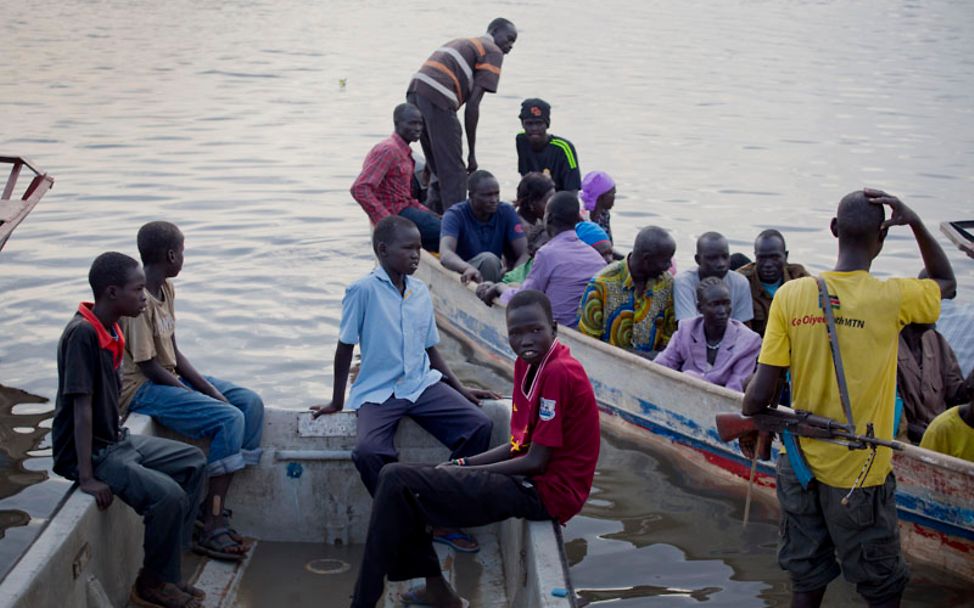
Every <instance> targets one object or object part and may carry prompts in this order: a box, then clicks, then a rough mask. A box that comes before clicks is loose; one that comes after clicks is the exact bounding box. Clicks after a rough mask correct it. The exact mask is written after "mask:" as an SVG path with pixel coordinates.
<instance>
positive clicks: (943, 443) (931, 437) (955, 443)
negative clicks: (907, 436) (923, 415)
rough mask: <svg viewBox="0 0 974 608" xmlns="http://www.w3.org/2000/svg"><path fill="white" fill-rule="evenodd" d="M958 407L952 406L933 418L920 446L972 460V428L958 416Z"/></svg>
mask: <svg viewBox="0 0 974 608" xmlns="http://www.w3.org/2000/svg"><path fill="white" fill-rule="evenodd" d="M960 408H961V406H959V405H958V406H957V407H952V408H950V409H949V410H947V411H946V412H941V414H940V415H939V416H937V417H936V418H934V419H933V421H932V422H931V423H930V426H928V427H927V430H926V431H925V432H924V433H923V439H922V440H921V441H920V447H921V448H927V449H928V450H933V451H934V452H940V453H941V454H949V455H951V456H956V457H957V458H963V459H964V460H970V461H971V462H974V428H971V427H970V426H968V424H967V423H966V422H964V419H963V418H961V417H960Z"/></svg>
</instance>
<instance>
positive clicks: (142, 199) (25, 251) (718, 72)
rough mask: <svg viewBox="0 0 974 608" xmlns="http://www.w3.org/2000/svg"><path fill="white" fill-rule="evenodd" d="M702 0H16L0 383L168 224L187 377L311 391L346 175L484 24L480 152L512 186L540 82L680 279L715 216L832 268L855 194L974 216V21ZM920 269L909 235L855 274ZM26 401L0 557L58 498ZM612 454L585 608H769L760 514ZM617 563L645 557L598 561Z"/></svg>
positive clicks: (0, 274) (331, 288)
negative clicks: (442, 47) (667, 245)
mask: <svg viewBox="0 0 974 608" xmlns="http://www.w3.org/2000/svg"><path fill="white" fill-rule="evenodd" d="M716 4H717V3H711V2H704V1H696V0H691V1H685V2H675V1H672V0H671V1H666V2H664V1H658V2H652V1H651V2H644V3H638V4H637V3H623V2H613V1H609V2H600V3H585V2H578V1H566V2H553V1H540V2H518V3H499V4H497V5H495V6H493V7H490V8H489V9H481V8H477V7H471V6H464V8H463V10H462V11H459V10H458V11H452V12H451V11H447V10H444V5H443V4H442V3H440V4H436V3H423V2H399V3H396V4H395V5H394V6H392V5H386V4H382V3H375V2H327V3H326V2H301V1H297V0H296V1H292V2H271V1H270V0H254V1H251V2H243V1H237V2H232V1H228V2H223V3H219V4H217V3H205V4H202V5H201V4H199V3H192V2H189V1H186V0H175V1H173V2H167V3H151V2H134V1H123V0H118V1H114V2H112V1H104V2H74V1H64V2H58V3H48V4H47V5H44V7H43V10H38V8H37V7H36V6H32V5H30V4H29V3H10V5H9V6H5V7H4V9H3V20H2V21H0V36H2V38H0V39H2V40H3V42H2V43H0V48H2V49H3V50H4V51H5V53H4V57H5V58H6V59H7V60H6V61H4V62H2V67H0V117H2V119H3V120H2V125H3V126H2V127H0V149H2V150H3V151H4V152H7V153H15V154H23V155H27V156H29V157H31V158H33V159H34V160H36V161H37V162H38V163H39V164H40V165H41V166H42V167H44V168H45V169H46V170H48V171H49V172H50V173H51V174H52V175H53V176H55V178H56V180H57V182H56V185H55V187H54V190H53V191H52V192H51V193H49V194H48V196H47V197H46V198H45V199H44V201H42V203H41V205H40V206H39V207H38V209H37V210H36V211H35V212H34V213H33V214H32V215H31V217H30V218H29V219H28V220H27V221H26V223H25V224H24V225H22V226H21V227H20V228H19V229H18V230H17V232H16V233H15V235H14V237H13V238H12V239H11V241H10V242H9V243H8V244H7V247H6V248H5V250H4V251H3V253H2V254H0V335H2V337H3V339H2V341H0V383H2V384H3V385H5V386H9V387H18V388H20V389H24V390H26V391H28V392H29V393H31V394H33V395H36V396H37V397H41V398H48V399H51V398H53V396H54V390H55V386H56V369H55V360H54V352H55V347H56V341H57V338H58V336H59V335H60V332H61V329H62V328H63V326H64V324H65V323H66V322H67V320H68V319H69V318H70V316H71V314H72V311H73V309H74V308H75V307H76V305H77V303H78V301H80V300H82V299H87V298H89V293H88V288H87V283H86V273H87V268H88V266H89V264H90V262H91V260H92V259H93V258H94V257H95V256H96V255H97V254H98V253H100V252H102V251H105V250H109V249H115V250H119V251H124V252H128V253H130V254H132V255H135V254H136V251H135V242H134V241H135V233H136V231H137V230H138V227H139V226H140V225H141V224H143V223H144V222H146V221H149V220H153V219H167V220H170V221H174V222H176V223H177V224H179V225H180V226H181V227H182V229H183V231H184V232H185V233H186V236H187V252H186V255H187V260H186V265H185V268H184V270H183V273H182V275H181V276H180V277H179V278H178V279H177V286H178V294H179V295H178V297H179V304H178V306H179V336H180V347H181V348H182V350H183V351H184V352H186V353H187V354H188V355H189V356H190V357H191V358H192V360H193V361H194V362H195V363H196V365H197V367H199V368H200V369H203V370H205V371H206V372H208V373H213V374H216V375H221V376H225V377H227V378H229V379H236V380H240V381H244V382H245V383H246V384H247V385H249V386H251V387H253V388H255V389H257V390H258V391H260V392H261V393H262V395H263V396H264V397H265V399H266V401H267V402H268V403H271V404H274V405H277V406H283V407H294V408H303V407H306V406H307V405H308V404H310V403H313V402H315V401H318V400H320V399H322V398H324V397H325V396H327V395H328V394H329V392H330V389H329V387H330V383H331V375H330V374H331V370H330V367H331V365H330V361H331V357H332V353H333V350H334V346H335V342H336V340H337V329H338V321H339V310H340V301H341V296H342V291H343V288H344V285H346V284H347V283H348V282H350V281H351V280H353V279H355V278H357V277H358V276H360V275H362V274H364V273H366V272H367V271H368V270H369V269H370V268H371V266H372V259H371V255H370V250H369V246H368V228H367V224H366V221H365V219H364V215H363V214H362V212H361V211H360V210H359V208H358V206H357V205H356V204H355V203H354V202H353V201H352V200H351V198H350V197H349V195H348V187H349V185H350V184H351V181H352V180H353V179H354V177H355V175H356V173H357V171H358V169H359V167H360V165H361V160H362V157H363V155H364V154H365V152H366V151H367V150H368V149H369V147H370V146H371V145H373V144H374V143H375V142H376V141H377V140H378V139H379V138H381V137H384V136H385V135H387V134H388V133H389V132H390V131H391V111H392V108H393V107H394V106H395V104H397V103H399V102H400V101H401V100H402V98H403V93H404V90H405V86H406V84H407V82H408V79H409V77H410V75H411V74H412V72H413V71H414V70H415V69H416V67H418V65H419V64H420V63H421V62H422V60H423V59H425V57H426V56H427V54H428V53H429V52H430V51H431V50H432V49H433V48H435V46H436V45H438V44H440V43H442V42H443V41H445V40H447V39H449V38H451V37H454V36H458V35H473V34H476V33H478V32H480V31H481V30H482V29H483V26H484V25H485V24H486V23H487V22H488V21H489V20H490V19H491V18H493V17H495V16H497V15H499V14H503V15H504V16H507V17H509V18H511V19H512V20H513V21H515V22H516V23H517V24H518V26H519V27H520V29H521V36H520V40H519V41H518V43H517V45H516V46H515V49H514V51H513V52H512V54H511V55H509V56H508V57H507V58H506V60H505V66H504V67H505V69H504V76H503V78H502V80H501V90H500V92H499V93H498V94H497V95H492V96H488V98H487V99H486V100H485V102H484V104H483V106H482V116H481V121H480V129H479V133H478V135H479V136H478V142H479V146H478V158H479V161H480V164H481V166H482V167H483V168H486V169H489V170H491V171H493V172H495V173H496V174H497V176H498V178H499V179H500V181H501V185H502V189H503V193H504V195H505V197H507V198H510V197H512V196H513V194H514V188H515V186H516V183H517V175H516V171H515V169H516V157H515V152H514V145H513V136H514V133H515V132H516V131H517V130H519V124H518V122H517V119H516V116H517V112H518V106H519V103H520V100H521V99H523V98H525V97H532V96H540V97H543V98H545V99H547V100H548V101H550V102H552V105H553V118H552V131H553V132H554V133H557V134H559V135H563V136H566V137H568V138H570V139H571V140H572V141H573V142H574V143H575V144H576V146H577V148H578V151H579V159H580V163H581V167H582V169H583V171H587V170H593V169H604V170H607V171H609V172H610V173H611V174H612V175H613V176H614V177H615V179H616V181H617V182H618V190H619V198H618V204H617V206H616V210H615V211H613V219H614V221H613V229H614V232H615V233H616V235H617V240H618V241H619V243H620V244H622V245H625V244H627V243H629V242H631V240H632V238H633V236H634V235H635V233H636V231H637V230H638V229H639V228H640V227H642V226H644V225H648V224H659V225H662V226H665V227H667V228H669V229H671V230H672V231H673V233H674V235H675V236H676V239H677V243H678V251H677V263H678V265H679V266H680V267H681V268H685V267H689V266H691V265H692V263H693V262H692V248H693V243H694V240H695V238H696V236H697V235H699V234H700V233H702V232H704V231H706V230H711V229H718V230H720V231H722V232H724V233H725V234H726V235H727V236H728V237H729V239H730V240H731V242H732V246H733V248H734V249H737V250H742V251H745V252H749V249H750V243H751V241H752V240H753V237H754V235H755V234H756V233H757V232H758V231H760V230H761V229H763V228H766V227H771V226H773V227H777V228H779V229H781V230H782V231H783V232H784V233H785V235H786V237H787V239H788V245H789V249H790V251H791V259H792V261H797V262H802V263H805V264H806V265H808V266H809V267H810V268H812V269H814V270H820V269H823V268H826V267H827V266H828V264H829V263H830V262H831V260H832V258H833V255H834V241H833V240H832V239H831V237H830V236H829V234H828V232H827V230H826V228H827V224H828V220H829V218H830V217H831V214H832V212H833V210H834V205H835V202H836V201H837V200H838V199H839V198H840V197H841V196H842V195H843V194H845V193H846V192H848V191H849V190H852V189H855V188H858V187H860V186H862V185H871V186H877V187H882V188H885V189H887V190H889V191H891V192H894V193H897V194H899V195H901V196H902V197H903V198H904V199H905V200H907V201H908V202H910V203H912V204H913V205H914V206H915V208H917V209H918V210H919V211H920V213H921V214H922V216H923V217H924V219H925V220H926V221H927V222H928V225H930V226H931V228H932V229H935V227H936V225H937V223H939V222H940V221H943V220H948V219H958V218H961V217H968V216H971V210H972V208H974V206H972V205H971V193H972V185H974V172H972V169H971V168H972V167H974V99H972V97H974V60H972V57H974V31H972V30H974V5H972V4H970V3H968V2H947V1H943V0H940V1H937V0H933V1H930V2H924V3H917V2H856V3H853V2H789V1H781V2H762V1H736V2H735V1H730V2H725V3H720V4H719V5H716ZM950 256H951V259H952V260H953V262H954V263H955V270H956V271H957V273H958V278H959V279H960V281H961V293H960V299H961V300H966V301H971V300H972V299H974V288H972V287H971V286H972V285H974V263H971V262H970V261H968V260H967V259H966V258H963V257H961V256H960V255H959V254H958V253H957V252H956V251H955V250H953V249H951V250H950ZM919 267H920V262H919V260H918V258H917V253H916V247H915V245H914V244H913V242H912V239H911V238H910V237H909V235H908V233H907V232H904V231H903V230H902V229H900V230H898V231H894V233H893V234H892V235H891V236H890V238H889V240H888V244H887V251H886V252H885V254H884V256H883V257H882V258H881V259H880V260H879V261H878V263H877V264H876V266H875V270H876V271H877V272H879V273H882V274H890V273H900V274H913V273H915V272H916V271H917V270H918V269H919ZM461 359H462V357H460V356H459V355H458V354H457V356H455V357H454V360H455V361H456V363H457V365H460V366H462V367H464V369H465V370H466V371H465V375H466V376H467V377H471V376H473V375H476V373H477V371H478V366H477V365H476V364H475V363H474V364H470V363H462V362H461ZM38 401H39V400H38V399H37V398H35V397H29V396H24V395H21V394H19V393H10V394H9V395H8V394H7V393H6V392H5V393H4V394H3V402H2V403H0V405H2V407H0V425H2V428H0V437H2V438H3V448H4V449H3V450H2V454H0V467H2V470H0V476H2V477H3V480H4V481H3V483H2V484H0V488H3V489H4V490H3V493H0V530H4V529H5V532H6V538H4V539H3V540H0V571H2V570H3V569H4V568H5V566H4V565H3V564H4V563H7V564H9V562H10V560H11V559H12V558H13V556H15V555H16V554H17V553H18V552H19V551H20V550H21V548H22V547H23V546H24V545H25V544H26V543H27V542H29V539H30V538H31V537H33V535H34V534H36V531H37V529H39V526H40V525H41V524H42V523H43V521H44V519H45V518H47V517H48V516H49V515H50V513H51V511H52V509H53V508H54V506H55V505H56V504H57V502H58V500H59V498H60V496H61V495H62V494H63V491H64V488H65V487H66V484H65V483H64V482H63V481H60V480H57V479H51V480H48V481H45V482H43V483H34V482H36V481H37V480H38V479H43V478H44V477H45V475H46V473H45V471H46V470H47V469H48V468H49V466H50V451H49V446H48V444H47V443H46V440H43V439H41V438H40V437H39V436H38V435H42V433H37V432H36V430H37V428H38V427H40V428H44V425H45V424H49V421H48V422H39V421H38V418H37V417H36V416H34V414H38V413H44V412H48V411H49V410H50V408H51V404H50V403H38ZM12 433H14V434H19V435H24V436H25V437H21V438H19V439H17V440H16V441H13V440H12V439H11V438H14V437H15V435H14V434H12ZM38 441H40V442H41V443H40V444H39V445H38ZM622 453H623V454H624V455H625V456H626V458H630V459H632V462H633V463H634V464H633V466H635V467H636V470H635V471H634V472H633V473H632V474H633V475H635V477H634V478H631V479H628V480H627V481H625V482H619V483H617V484H616V485H613V481H612V480H613V479H615V480H617V481H618V479H619V475H621V474H622V473H621V472H619V471H617V470H616V469H615V467H614V466H612V467H610V468H608V469H607V468H606V467H605V465H603V469H602V472H601V476H600V478H599V480H598V481H599V484H600V485H599V490H600V492H601V493H600V495H599V498H598V500H599V501H601V500H604V501H605V502H604V503H602V502H597V501H593V504H592V505H590V506H589V508H588V510H587V511H586V517H583V518H579V519H578V520H577V521H576V523H574V524H573V526H572V527H571V528H570V532H571V534H570V536H571V535H572V534H573V535H574V536H573V538H574V539H576V540H577V541H584V543H585V545H586V547H587V549H586V550H585V551H578V552H576V553H574V555H575V556H576V558H577V559H579V560H581V561H579V562H578V563H577V564H576V565H575V566H574V572H575V577H576V583H578V585H579V588H580V589H588V590H589V591H583V592H582V594H583V597H584V598H585V601H592V602H595V601H599V600H601V599H606V598H609V597H622V596H627V597H628V595H632V596H634V598H635V599H629V600H626V601H624V602H619V603H617V604H613V605H618V606H623V605H626V606H630V605H631V606H636V605H648V604H652V605H658V604H659V605H662V604H666V603H696V602H698V601H702V600H703V599H707V600H708V601H709V602H711V603H714V602H718V603H719V602H725V603H726V602H731V603H733V602H738V604H737V605H743V604H745V603H748V602H750V603H753V604H762V603H776V602H778V603H780V598H782V597H784V595H783V594H784V593H785V592H784V591H783V589H784V579H783V577H782V575H781V573H780V572H779V571H778V570H777V568H776V566H774V563H773V543H774V530H773V525H772V524H771V523H769V522H765V524H764V525H763V527H762V525H755V526H754V527H753V528H749V530H750V531H749V532H748V539H750V540H749V541H747V542H743V541H741V540H740V539H739V538H737V537H733V536H731V537H728V542H727V544H726V546H724V547H723V548H721V549H720V550H717V549H716V548H714V547H713V546H712V543H710V540H711V538H712V537H713V535H711V534H708V535H707V536H706V538H702V537H701V536H700V535H699V534H698V531H697V530H695V528H694V525H692V523H691V522H698V521H704V520H706V521H707V523H708V524H709V523H711V522H713V523H714V525H715V526H718V527H721V526H722V527H723V528H726V529H727V530H730V529H734V530H737V529H739V525H738V524H737V518H738V517H739V513H737V511H736V510H737V509H738V508H739V502H740V501H739V500H738V497H735V498H733V499H731V498H727V499H726V500H723V501H721V499H720V498H719V497H713V496H710V495H709V494H708V491H707V489H706V487H705V486H701V487H690V488H681V487H680V483H681V479H682V477H681V475H680V474H677V473H673V472H672V471H670V473H669V474H659V475H656V474H655V473H653V471H655V470H656V469H654V468H653V467H654V466H656V467H658V468H660V469H661V470H662V469H666V465H665V464H663V463H662V462H659V461H656V460H653V462H656V465H651V464H650V461H647V460H645V459H651V460H652V456H651V455H646V454H642V453H640V452H638V451H634V450H623V452H622ZM667 470H668V469H667ZM10 480H13V481H10ZM12 483H19V484H20V485H18V486H16V487H14V486H12V485H11V484H12ZM8 487H9V488H12V489H10V492H11V493H13V492H16V493H14V494H13V495H8V493H7V490H6V488H8ZM20 488H26V489H20ZM673 496H685V499H684V500H682V501H681V502H679V503H678V504H674V503H672V502H668V501H669V500H670V498H672V497H673ZM714 501H716V502H714ZM627 505H629V506H627ZM632 505H637V506H639V509H642V510H639V509H636V510H635V511H633V510H632V509H631V508H630V507H631V506H632ZM714 505H717V506H714ZM675 512H679V513H680V517H685V519H684V520H683V522H684V523H683V524H682V525H673V524H674V521H676V520H675V519H674V518H675V517H676V516H675V515H674V513H675ZM646 518H649V519H650V520H653V521H655V520H656V519H658V520H659V521H660V522H662V523H659V524H654V525H650V524H649V523H647V521H644V520H645V519H646ZM654 518H656V519H654ZM769 521H770V520H769ZM24 524H26V525H24ZM634 530H635V532H634ZM681 531H682V532H681ZM664 539H665V540H664ZM745 540H746V539H745ZM732 541H733V542H732ZM742 546H744V547H745V548H744V549H742V548H741V547H742ZM573 547H575V548H576V549H577V547H578V542H575V544H574V545H573ZM619 560H624V561H629V562H631V563H632V564H634V566H635V567H634V568H632V569H629V568H626V569H622V568H618V567H614V566H613V565H615V566H617V565H618V563H619ZM745 565H746V566H745ZM622 572H625V573H627V574H628V573H630V572H632V573H637V574H638V575H635V574H634V575H633V576H626V577H622V578H619V576H618V575H619V573H622ZM644 573H645V575H644ZM742 581H743V582H742ZM747 581H750V582H747ZM940 587H943V588H946V589H947V591H945V593H948V592H949V591H950V586H949V584H944V585H940ZM631 588H635V589H636V591H629V592H623V591H619V590H620V589H631ZM681 590H684V591H681ZM775 593H777V595H775ZM627 594H628V595H627ZM921 597H933V596H929V595H928V596H917V597H916V598H915V599H917V600H919V599H920V598H921ZM727 598H732V599H727ZM774 598H778V599H774ZM945 601H946V600H945Z"/></svg>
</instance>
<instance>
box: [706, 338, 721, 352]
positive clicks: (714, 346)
mask: <svg viewBox="0 0 974 608" xmlns="http://www.w3.org/2000/svg"><path fill="white" fill-rule="evenodd" d="M720 342H723V340H721V341H720ZM720 342H718V343H717V344H710V343H709V342H708V343H707V348H708V349H709V350H717V349H718V348H720Z"/></svg>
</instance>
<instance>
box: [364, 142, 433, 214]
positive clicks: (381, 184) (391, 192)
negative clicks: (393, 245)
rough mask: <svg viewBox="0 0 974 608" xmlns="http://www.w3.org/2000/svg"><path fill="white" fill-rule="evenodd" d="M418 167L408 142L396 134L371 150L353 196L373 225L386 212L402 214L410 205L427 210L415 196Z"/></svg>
mask: <svg viewBox="0 0 974 608" xmlns="http://www.w3.org/2000/svg"><path fill="white" fill-rule="evenodd" d="M415 169H416V164H415V162H414V161H413V154H412V151H411V150H410V149H409V144H407V143H406V141H405V140H404V139H403V138H401V137H399V135H398V134H397V133H393V134H392V135H390V136H389V137H387V138H385V139H383V140H382V141H380V142H379V143H377V144H376V145H375V147H373V148H372V150H370V151H369V154H368V156H366V157H365V161H364V162H363V163H362V172H361V173H359V176H358V177H357V178H355V183H354V184H352V197H353V198H354V199H355V200H356V201H358V204H359V205H361V206H362V209H364V210H365V213H366V214H368V216H369V219H370V220H372V223H373V224H376V223H378V221H379V220H381V219H382V218H384V217H386V216H387V215H399V212H400V211H402V210H403V209H406V208H407V207H417V208H419V209H424V210H425V209H426V207H424V206H423V205H422V204H421V203H420V202H419V201H418V200H416V199H415V198H413V190H412V183H413V182H412V179H413V172H414V171H415Z"/></svg>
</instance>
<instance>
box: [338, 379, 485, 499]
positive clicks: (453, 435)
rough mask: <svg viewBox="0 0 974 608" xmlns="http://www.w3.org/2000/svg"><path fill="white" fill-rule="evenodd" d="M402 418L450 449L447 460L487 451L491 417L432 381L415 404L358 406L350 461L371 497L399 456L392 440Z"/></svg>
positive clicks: (389, 401)
mask: <svg viewBox="0 0 974 608" xmlns="http://www.w3.org/2000/svg"><path fill="white" fill-rule="evenodd" d="M404 416H409V417H410V418H412V419H413V420H415V421H416V423H417V424H419V426H421V427H423V428H424V429H426V431H427V432H428V433H430V434H431V435H433V436H434V437H436V438H437V439H438V440H439V441H440V443H442V444H443V445H445V446H446V447H448V448H450V450H452V452H453V453H452V454H451V458H462V457H464V456H473V455H474V454H480V453H481V452H485V451H487V448H488V447H490V433H491V430H492V429H493V423H492V422H491V421H490V418H488V417H487V414H485V413H484V412H483V410H481V409H480V408H479V407H477V406H476V405H474V404H472V403H470V402H469V401H467V400H466V399H464V398H463V395H461V394H460V393H458V392H457V391H455V390H453V388H452V387H451V386H449V385H447V384H446V383H444V382H437V383H436V384H434V385H433V386H431V387H429V388H428V389H426V390H425V391H423V394H422V395H420V396H419V398H418V399H417V400H416V401H415V402H412V401H407V400H406V399H396V397H395V396H392V397H389V398H388V399H386V401H385V402H384V403H365V404H362V407H360V408H359V410H358V432H357V437H356V441H355V449H354V450H352V461H353V462H354V463H355V468H357V469H358V472H359V475H361V476H362V482H363V483H365V487H366V489H368V491H369V494H371V495H372V496H375V488H376V485H377V484H378V481H379V471H380V470H381V469H382V467H383V466H385V465H386V464H388V463H390V462H395V461H396V460H397V459H398V457H399V454H398V453H397V452H396V446H395V444H394V443H393V440H394V439H395V436H396V429H397V428H399V421H400V420H402V418H403V417H404Z"/></svg>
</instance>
